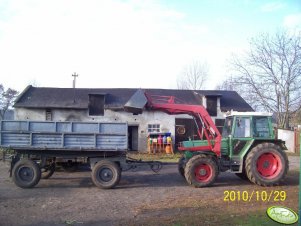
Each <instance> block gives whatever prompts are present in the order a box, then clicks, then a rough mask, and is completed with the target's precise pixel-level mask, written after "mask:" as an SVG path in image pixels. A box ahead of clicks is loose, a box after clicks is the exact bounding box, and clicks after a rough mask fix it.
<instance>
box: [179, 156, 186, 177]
mask: <svg viewBox="0 0 301 226" xmlns="http://www.w3.org/2000/svg"><path fill="white" fill-rule="evenodd" d="M178 171H179V173H180V175H181V176H182V177H185V157H181V158H180V159H179V162H178Z"/></svg>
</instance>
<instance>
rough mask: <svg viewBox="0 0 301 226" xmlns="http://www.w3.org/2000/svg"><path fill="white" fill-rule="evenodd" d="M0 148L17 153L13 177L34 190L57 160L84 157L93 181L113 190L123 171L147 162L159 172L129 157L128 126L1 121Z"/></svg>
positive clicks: (155, 163) (11, 172)
mask: <svg viewBox="0 0 301 226" xmlns="http://www.w3.org/2000/svg"><path fill="white" fill-rule="evenodd" d="M0 147H1V148H5V149H11V150H14V152H15V154H14V156H13V158H12V161H11V169H10V175H11V176H12V179H13V181H14V182H15V184H16V185H17V186H19V187H22V188H31V187H34V186H35V185H36V184H37V183H38V182H39V180H40V179H41V177H42V178H43V179H47V178H49V177H50V176H51V175H52V174H53V172H54V170H55V164H56V162H57V159H58V158H61V159H62V158H81V159H83V160H84V161H85V162H88V163H89V164H90V167H91V169H92V174H91V177H92V181H93V182H94V184H95V185H96V186H98V187H100V188H113V187H114V186H116V185H117V184H118V183H119V180H120V177H121V171H122V170H124V169H130V168H134V167H137V166H139V165H141V164H144V163H147V164H149V165H150V166H151V169H152V170H154V171H158V170H159V169H160V168H161V165H160V164H159V163H158V162H141V161H136V160H133V159H128V158H127V157H126V153H127V148H128V125H127V123H110V122H109V123H108V122H60V121H17V120H14V121H0Z"/></svg>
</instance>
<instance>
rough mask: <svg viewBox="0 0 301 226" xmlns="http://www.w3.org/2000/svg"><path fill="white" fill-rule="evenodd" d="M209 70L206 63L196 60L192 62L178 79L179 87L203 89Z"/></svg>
mask: <svg viewBox="0 0 301 226" xmlns="http://www.w3.org/2000/svg"><path fill="white" fill-rule="evenodd" d="M208 71H209V70H208V65H207V64H206V63H201V62H199V61H194V62H193V63H192V64H190V65H187V66H186V67H185V68H184V69H183V72H182V74H181V75H180V77H179V78H178V79H177V86H178V89H191V90H199V89H202V88H203V86H204V83H205V81H206V80H207V78H208Z"/></svg>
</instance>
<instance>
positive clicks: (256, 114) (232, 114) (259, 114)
mask: <svg viewBox="0 0 301 226" xmlns="http://www.w3.org/2000/svg"><path fill="white" fill-rule="evenodd" d="M272 115H273V114H272V113H268V112H238V111H231V112H229V113H227V115H226V117H231V116H272Z"/></svg>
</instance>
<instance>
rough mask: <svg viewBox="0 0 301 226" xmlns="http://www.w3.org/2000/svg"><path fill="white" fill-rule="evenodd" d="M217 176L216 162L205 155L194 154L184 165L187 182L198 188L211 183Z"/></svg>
mask: <svg viewBox="0 0 301 226" xmlns="http://www.w3.org/2000/svg"><path fill="white" fill-rule="evenodd" d="M217 176H218V166H217V164H216V162H215V161H214V160H213V159H212V158H210V157H208V156H206V155H196V156H194V157H192V158H191V159H189V161H188V162H187V164H186V167H185V178H186V180H187V182H188V184H190V185H192V186H194V187H196V188H200V187H207V186H209V185H211V184H213V183H214V182H215V180H216V178H217Z"/></svg>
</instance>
